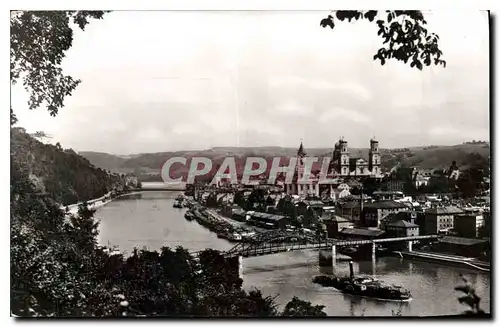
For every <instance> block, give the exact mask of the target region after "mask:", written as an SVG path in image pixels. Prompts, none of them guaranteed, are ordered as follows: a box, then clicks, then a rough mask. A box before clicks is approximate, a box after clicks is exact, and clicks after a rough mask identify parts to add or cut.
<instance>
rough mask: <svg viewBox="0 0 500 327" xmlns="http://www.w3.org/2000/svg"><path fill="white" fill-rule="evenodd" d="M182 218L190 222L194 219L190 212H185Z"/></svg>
mask: <svg viewBox="0 0 500 327" xmlns="http://www.w3.org/2000/svg"><path fill="white" fill-rule="evenodd" d="M184 218H186V219H187V220H189V221H191V220H193V219H194V218H195V217H194V214H193V213H192V212H191V211H189V210H188V211H186V213H185V214H184Z"/></svg>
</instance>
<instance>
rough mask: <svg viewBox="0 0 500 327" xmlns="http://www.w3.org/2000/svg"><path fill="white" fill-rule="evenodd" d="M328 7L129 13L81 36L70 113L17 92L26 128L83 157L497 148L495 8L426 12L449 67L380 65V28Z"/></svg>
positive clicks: (71, 57)
mask: <svg viewBox="0 0 500 327" xmlns="http://www.w3.org/2000/svg"><path fill="white" fill-rule="evenodd" d="M328 14H329V12H328V11H324V12H323V11H310V12H304V11H296V12H290V11H284V12H282V11H274V12H273V11H256V12H243V11H242V12H231V11H225V12H202V11H200V12H183V11H177V12H174V11H142V12H140V11H117V12H112V13H109V14H107V15H106V16H105V18H104V19H103V20H99V21H92V22H91V23H90V25H88V26H87V27H86V28H85V31H83V32H82V31H76V32H75V35H74V40H73V46H72V47H71V49H70V50H68V52H67V55H66V58H65V59H64V61H63V69H64V71H65V73H66V74H69V75H71V76H73V77H75V78H78V79H81V80H82V83H81V84H80V85H79V86H78V87H77V89H76V90H75V91H74V92H73V95H72V96H71V97H68V98H67V99H66V100H65V107H64V108H62V109H61V110H60V111H59V114H58V116H57V117H51V116H50V115H49V113H48V111H47V110H45V109H44V108H39V109H37V110H33V111H30V110H28V108H27V99H28V96H27V95H26V93H25V91H24V90H23V89H22V84H21V83H18V84H17V85H16V86H14V87H13V88H12V90H11V101H12V107H13V109H14V112H15V113H16V115H17V116H18V118H19V125H20V126H23V127H25V128H26V129H27V130H28V131H30V132H34V131H40V130H41V131H45V132H46V133H47V134H49V135H51V136H52V140H51V142H53V143H55V142H57V141H58V142H60V143H61V145H62V146H63V147H64V148H73V149H74V150H77V151H100V152H108V153H114V154H132V153H146V152H163V151H172V150H194V149H209V148H211V147H216V146H245V147H252V146H284V147H298V145H299V144H300V142H301V140H302V141H303V143H304V146H305V147H306V149H307V148H308V147H309V148H316V147H327V148H329V147H333V146H334V143H335V142H336V141H337V140H338V138H339V137H340V136H343V137H344V139H346V140H347V141H348V142H349V146H350V147H368V146H369V140H370V138H372V137H374V136H375V137H376V138H377V139H378V140H379V142H380V147H382V148H399V147H410V146H419V145H431V144H436V145H453V144H459V143H462V142H464V141H469V140H472V139H475V140H486V141H489V27H488V16H487V13H486V12H480V11H471V10H468V11H463V10H462V11H450V10H447V11H433V12H424V15H425V19H426V20H427V22H428V26H427V28H428V30H429V31H430V32H435V33H436V34H438V35H439V37H440V48H441V50H442V51H443V56H444V59H445V60H446V61H447V66H446V68H443V67H442V66H431V67H425V68H424V70H423V71H419V70H417V69H415V68H410V66H409V65H404V64H403V63H400V62H397V61H389V62H388V63H387V64H386V65H384V66H381V65H380V63H379V62H375V61H373V55H374V54H375V53H376V52H377V50H378V49H379V48H380V47H381V45H382V39H380V37H378V36H377V26H376V25H375V24H374V23H369V22H367V21H360V22H355V23H347V22H342V23H338V24H337V25H336V26H335V29H334V30H333V31H332V30H330V29H329V28H327V29H324V28H321V27H320V26H319V22H320V21H321V19H323V18H324V17H326V16H327V15H328Z"/></svg>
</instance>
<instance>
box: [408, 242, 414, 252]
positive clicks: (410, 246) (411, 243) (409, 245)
mask: <svg viewBox="0 0 500 327" xmlns="http://www.w3.org/2000/svg"><path fill="white" fill-rule="evenodd" d="M412 251H413V241H408V252H412Z"/></svg>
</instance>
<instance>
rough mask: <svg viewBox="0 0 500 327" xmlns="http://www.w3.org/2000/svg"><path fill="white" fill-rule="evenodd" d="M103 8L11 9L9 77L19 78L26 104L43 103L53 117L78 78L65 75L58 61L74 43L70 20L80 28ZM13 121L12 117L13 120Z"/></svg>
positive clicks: (99, 13) (97, 17)
mask: <svg viewBox="0 0 500 327" xmlns="http://www.w3.org/2000/svg"><path fill="white" fill-rule="evenodd" d="M103 15H104V12H103V11H13V12H11V16H10V46H11V48H10V79H11V83H12V84H15V83H16V82H17V80H19V79H22V81H23V86H24V88H25V89H26V91H27V92H28V93H29V95H30V98H29V101H28V105H29V108H30V109H36V108H38V107H40V106H41V105H43V104H44V105H46V106H47V110H48V111H49V113H50V115H51V116H55V115H56V114H57V112H58V111H59V109H60V108H62V107H63V105H64V98H65V97H66V96H69V95H71V93H72V92H73V90H74V89H75V88H76V86H77V85H78V84H79V83H80V80H77V79H74V78H73V77H71V76H68V75H64V74H63V71H62V68H61V61H62V59H63V58H64V57H65V54H66V51H67V50H68V49H69V48H70V47H71V45H72V42H73V28H72V26H71V23H74V24H76V25H78V27H79V28H80V29H82V30H84V29H85V26H86V25H87V24H88V23H89V19H90V18H94V19H101V18H102V17H103ZM13 118H15V115H14V113H13V112H12V111H11V125H12V121H13ZM14 120H15V119H14Z"/></svg>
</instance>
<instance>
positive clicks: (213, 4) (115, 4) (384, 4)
mask: <svg viewBox="0 0 500 327" xmlns="http://www.w3.org/2000/svg"><path fill="white" fill-rule="evenodd" d="M402 3H403V2H401V1H400V0H385V1H378V2H376V3H374V2H373V1H370V0H349V1H333V0H332V1H314V2H313V1H311V0H309V1H307V0H301V1H299V0H286V1H276V0H247V1H241V0H228V1H222V0H212V1H208V0H196V1H195V0H182V1H172V0H150V1H148V2H143V1H141V2H139V1H137V0H135V1H132V0H116V1H105V0H87V1H85V2H79V3H77V2H69V1H62V0H59V1H53V0H52V1H47V0H45V1H43V2H42V1H39V0H38V1H36V0H19V1H8V2H2V3H1V7H2V9H5V10H2V11H1V15H0V18H1V20H2V23H1V26H2V27H3V33H2V41H3V42H2V43H1V44H2V45H3V47H4V49H3V51H2V52H1V53H2V58H3V60H2V62H3V65H0V67H1V69H2V70H3V74H2V75H1V76H4V78H3V79H2V82H3V83H5V84H4V87H3V89H4V90H5V93H4V94H5V96H4V97H2V99H9V98H8V97H7V94H10V81H9V79H8V76H9V75H10V73H9V71H8V65H7V62H8V60H9V58H8V51H7V50H8V49H6V48H8V47H9V13H8V10H13V9H31V10H33V9H38V10H50V9H52V10H62V9H66V10H68V9H99V10H103V9H112V10H330V9H386V8H397V9H427V10H438V9H449V10H453V9H476V10H477V9H490V10H492V13H493V14H494V13H498V12H499V11H497V10H495V9H496V8H497V6H498V3H500V1H498V0H475V1H470V0H448V1H435V0H419V1H405V2H404V5H402ZM4 20H5V21H4ZM131 23H133V22H131ZM463 23H464V24H467V22H463ZM497 24H498V23H497ZM194 28H196V27H194ZM498 38H499V37H498V34H495V40H496V42H495V43H496V44H498ZM464 46H467V45H464ZM497 57H498V53H497ZM496 68H497V69H496V71H495V72H494V73H497V71H498V66H497V67H496ZM496 75H497V74H496ZM491 91H492V92H493V91H497V94H498V85H497V87H496V88H495V90H491ZM9 105H10V103H9V102H7V101H6V100H5V107H4V117H5V120H2V125H1V127H2V138H1V142H0V144H1V147H2V148H1V152H0V153H1V154H2V155H4V156H5V160H1V161H0V162H1V163H2V165H3V166H4V169H3V172H4V174H2V175H1V181H2V185H5V192H4V193H3V194H2V195H3V196H2V197H1V198H0V199H1V201H2V210H3V211H4V212H3V213H4V214H3V215H2V219H3V223H4V224H5V228H3V229H2V231H3V233H4V237H2V238H1V239H2V242H4V243H8V242H9V241H8V240H9V237H10V233H9V232H8V231H9V230H10V225H9V226H7V224H8V222H9V219H8V217H10V215H9V213H8V210H9V209H8V208H9V199H8V194H9V191H8V190H7V185H8V184H9V182H8V180H9V175H8V172H9V171H10V165H9V162H10V158H7V152H8V150H9V148H10V143H9V139H10V135H9V125H8V122H7V121H8V120H9V118H7V109H8V108H7V107H9ZM495 109H496V108H495ZM496 116H497V118H498V114H497V115H496ZM494 123H497V119H496V121H495V122H494ZM495 126H500V125H498V124H495ZM495 136H496V135H495ZM490 141H491V142H492V143H493V145H494V147H495V148H496V149H495V150H496V151H495V152H496V153H497V157H498V156H499V154H498V153H500V152H498V151H499V150H500V149H498V147H497V146H498V142H497V138H496V137H494V140H493V139H492V140H490ZM497 164H498V163H497V162H495V167H494V168H493V169H494V174H495V175H494V176H495V177H496V172H497V171H498V169H497ZM497 197H500V195H498V194H496V192H495V201H493V203H495V204H496V203H500V202H499V201H498V200H499V199H498V198H497ZM495 226H496V228H495V231H494V233H495V234H494V235H499V233H498V229H499V228H500V227H499V226H500V222H496V224H495ZM7 248H9V245H8V244H5V245H4V247H3V249H4V250H3V251H2V255H3V258H2V259H3V260H2V262H5V266H6V265H7V262H9V261H10V252H8V251H7ZM495 250H496V249H495ZM494 255H495V260H496V261H497V260H498V256H497V253H496V251H495V252H494ZM497 262H498V261H497ZM1 273H2V286H3V287H2V290H3V292H2V295H3V297H2V306H1V307H2V308H3V311H4V312H3V314H2V316H1V318H2V320H3V323H2V326H7V325H11V324H14V323H15V321H14V320H13V319H11V318H9V316H8V315H9V312H10V310H9V307H10V292H9V289H10V285H9V284H8V283H10V275H9V273H8V271H7V269H2V272H1ZM494 278H495V281H496V282H498V279H496V276H495V277H494ZM8 296H9V298H8ZM495 300H496V301H494V303H495V304H497V303H498V299H495ZM496 307H497V305H495V308H493V312H496V313H498V311H497V310H496ZM92 322H93V323H94V324H104V322H101V321H92ZM148 322H151V321H148ZM158 322H159V323H162V324H165V323H166V324H169V325H170V324H177V322H175V321H166V322H163V321H158ZM207 322H208V323H210V321H206V320H205V321H199V322H198V321H196V322H194V321H193V322H188V321H185V322H179V323H193V324H194V323H203V324H206V323H207ZM211 322H212V323H220V322H219V321H211ZM367 322H368V321H367ZM416 322H417V321H415V322H412V321H407V322H403V321H399V323H404V324H413V323H416ZM458 322H459V320H457V321H451V322H436V323H439V324H450V323H453V324H454V323H458ZM464 322H465V323H471V322H469V321H464ZM38 323H40V324H44V325H45V324H48V323H50V322H49V321H40V322H38ZM70 323H73V324H82V323H84V321H71V322H70ZM108 323H109V322H108ZM116 323H117V324H121V323H123V321H117V322H116ZM129 323H133V324H137V325H138V324H140V323H141V322H140V321H133V322H129ZM252 323H253V324H256V323H258V324H259V325H260V324H267V323H269V322H265V321H262V322H260V321H254V322H252ZM272 323H288V322H284V321H280V322H278V321H273V322H272ZM301 323H308V324H309V323H310V322H309V321H308V322H306V321H302V322H301ZM325 323H328V324H342V323H343V322H342V321H331V322H328V321H325ZM359 323H361V322H357V324H359ZM368 323H370V324H374V323H375V324H383V323H384V322H382V321H369V322H368ZM426 323H429V324H434V322H432V321H426ZM472 323H474V324H476V322H472Z"/></svg>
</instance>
